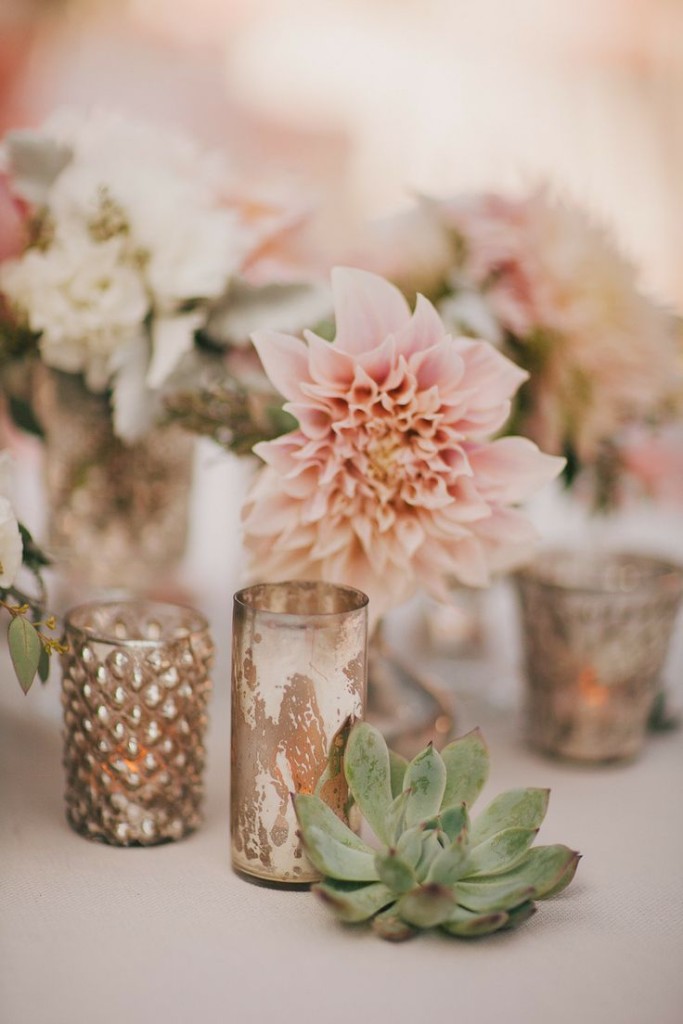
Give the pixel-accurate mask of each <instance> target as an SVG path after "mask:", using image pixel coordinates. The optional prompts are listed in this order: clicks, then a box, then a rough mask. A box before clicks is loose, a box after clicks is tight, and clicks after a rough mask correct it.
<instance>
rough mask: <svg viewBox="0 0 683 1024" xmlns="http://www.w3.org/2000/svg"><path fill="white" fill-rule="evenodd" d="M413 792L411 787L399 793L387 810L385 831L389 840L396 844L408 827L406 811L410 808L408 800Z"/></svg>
mask: <svg viewBox="0 0 683 1024" xmlns="http://www.w3.org/2000/svg"><path fill="white" fill-rule="evenodd" d="M410 796H411V792H410V790H409V789H404V790H403V792H402V793H399V794H398V796H397V797H396V799H395V800H392V802H391V804H390V805H389V810H388V811H387V815H386V819H385V823H384V832H385V834H386V837H387V841H388V842H389V843H390V844H391V845H394V844H396V843H397V842H398V840H399V838H400V836H401V834H402V833H403V832H404V831H405V828H406V812H407V810H408V801H409V800H410Z"/></svg>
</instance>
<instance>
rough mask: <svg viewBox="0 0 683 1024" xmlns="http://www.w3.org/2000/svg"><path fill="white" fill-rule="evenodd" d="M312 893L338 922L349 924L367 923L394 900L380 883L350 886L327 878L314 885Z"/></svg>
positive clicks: (391, 894)
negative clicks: (330, 909)
mask: <svg viewBox="0 0 683 1024" xmlns="http://www.w3.org/2000/svg"><path fill="white" fill-rule="evenodd" d="M312 891H313V892H314V893H315V894H316V896H317V897H318V898H319V899H321V900H322V901H323V903H326V904H327V905H328V906H329V907H331V908H332V910H333V911H334V912H335V914H336V915H337V917H338V918H340V920H342V921H346V922H348V923H349V924H356V923H358V922H359V921H367V920H368V918H371V917H373V916H374V915H375V914H376V913H377V912H378V911H379V910H382V908H383V907H386V906H387V904H389V903H393V901H394V899H395V897H394V895H393V893H391V892H390V891H389V889H387V887H386V885H382V884H381V882H372V883H371V884H370V885H361V886H351V885H344V883H343V882H335V881H333V880H332V879H329V878H328V879H326V880H325V881H324V882H319V883H318V884H317V885H314V886H313V887H312Z"/></svg>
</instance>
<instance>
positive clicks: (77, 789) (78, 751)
mask: <svg viewBox="0 0 683 1024" xmlns="http://www.w3.org/2000/svg"><path fill="white" fill-rule="evenodd" d="M65 640H66V643H67V644H68V649H67V652H66V653H65V654H64V655H62V668H63V683H62V706H63V710H64V766H65V769H66V807H67V819H68V821H69V824H70V825H71V826H72V827H73V828H74V829H75V830H76V832H79V833H80V834H81V835H84V836H87V837H88V838H90V839H99V840H101V841H103V842H106V843H112V844H114V845H116V846H151V845H154V844H156V843H164V842H168V841H170V840H173V839H180V838H182V837H183V836H185V835H187V834H188V833H189V832H192V831H193V830H194V829H196V828H197V826H198V825H199V824H200V822H201V800H202V776H203V770H204V756H205V754H204V733H205V728H206V723H207V713H206V708H207V699H208V695H209V692H210V689H211V681H210V677H209V673H210V670H211V666H212V663H213V643H212V640H211V636H210V633H209V627H208V623H207V622H206V620H205V619H204V617H203V616H202V615H200V614H199V612H197V611H194V610H193V609H191V608H184V607H180V606H177V605H172V604H163V603H160V602H152V601H142V600H125V601H110V602H93V603H91V604H84V605H80V606H79V607H77V608H74V609H72V610H71V611H70V612H69V613H68V615H67V617H66V625H65Z"/></svg>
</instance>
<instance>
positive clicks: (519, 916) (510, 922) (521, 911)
mask: <svg viewBox="0 0 683 1024" xmlns="http://www.w3.org/2000/svg"><path fill="white" fill-rule="evenodd" d="M535 913H536V904H535V903H532V902H531V900H528V901H527V902H526V903H520V905H519V906H518V907H513V908H512V910H508V912H507V917H508V919H507V921H506V922H505V924H504V925H503V927H504V928H505V930H506V931H507V930H508V929H512V928H519V926H520V924H524V922H525V921H528V920H529V918H530V917H532V916H533V915H534V914H535Z"/></svg>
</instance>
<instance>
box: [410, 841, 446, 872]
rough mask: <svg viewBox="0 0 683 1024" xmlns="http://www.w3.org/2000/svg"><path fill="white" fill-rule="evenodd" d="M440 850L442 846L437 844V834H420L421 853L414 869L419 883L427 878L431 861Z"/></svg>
mask: <svg viewBox="0 0 683 1024" xmlns="http://www.w3.org/2000/svg"><path fill="white" fill-rule="evenodd" d="M442 850H443V846H442V845H441V843H440V842H439V833H438V832H433V831H429V832H423V833H422V852H421V854H420V859H419V861H418V862H417V867H416V868H415V874H416V875H417V877H418V878H419V879H420V880H421V881H422V880H424V879H425V878H426V877H427V875H428V874H429V869H430V868H431V866H432V861H433V860H434V858H435V857H437V856H438V855H439V854H440V853H441V851H442Z"/></svg>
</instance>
